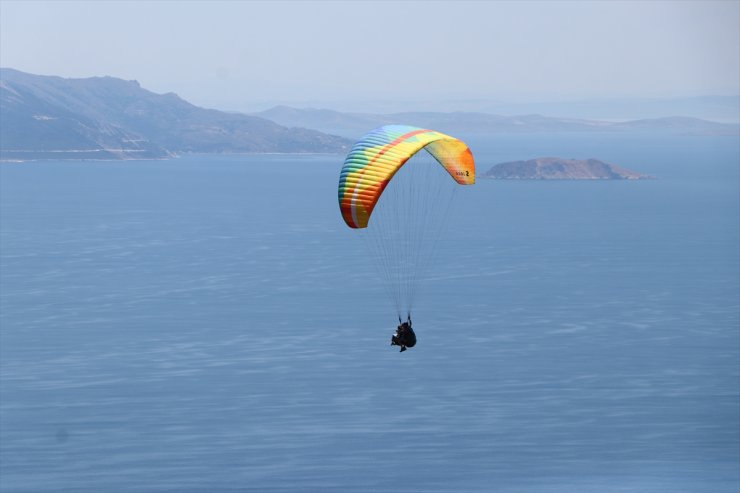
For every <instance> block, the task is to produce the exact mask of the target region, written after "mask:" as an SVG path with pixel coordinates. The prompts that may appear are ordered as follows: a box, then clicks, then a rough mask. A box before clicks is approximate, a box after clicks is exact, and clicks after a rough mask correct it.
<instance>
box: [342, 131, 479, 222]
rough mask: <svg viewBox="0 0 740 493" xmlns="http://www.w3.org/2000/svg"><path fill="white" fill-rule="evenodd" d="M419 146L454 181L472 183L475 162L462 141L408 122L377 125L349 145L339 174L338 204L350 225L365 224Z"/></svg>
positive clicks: (473, 181) (463, 183)
mask: <svg viewBox="0 0 740 493" xmlns="http://www.w3.org/2000/svg"><path fill="white" fill-rule="evenodd" d="M422 149H425V150H426V151H428V152H429V154H431V155H432V156H433V157H434V158H435V159H436V160H437V162H439V164H441V165H442V166H443V167H444V168H445V169H446V170H447V172H448V173H449V174H450V176H451V177H452V178H453V179H454V180H455V181H456V182H457V183H459V184H461V185H472V184H474V183H475V161H474V159H473V154H472V153H471V152H470V149H469V148H468V146H467V145H466V144H465V143H464V142H463V141H461V140H459V139H456V138H454V137H450V136H449V135H446V134H443V133H441V132H437V131H435V130H428V129H424V128H418V127H412V126H409V125H386V126H383V127H380V128H377V129H375V130H373V131H372V132H370V133H368V134H367V135H365V136H364V137H363V138H362V139H360V140H359V141H358V142H357V143H356V144H355V145H354V146H353V147H352V150H351V151H350V153H349V154H348V155H347V158H346V159H345V161H344V167H343V168H342V171H341V174H340V177H339V207H340V209H341V212H342V217H343V218H344V221H345V222H346V223H347V225H348V226H349V227H350V228H365V227H367V225H368V222H369V221H370V216H371V214H372V212H373V209H374V208H375V205H376V204H377V203H378V200H379V199H380V196H381V195H382V193H383V190H385V188H386V186H388V183H389V182H390V180H391V179H392V178H393V176H394V175H395V174H396V172H397V171H398V170H399V169H400V168H401V166H403V165H404V163H406V161H408V160H409V158H411V157H412V156H413V155H414V154H416V153H417V152H419V151H420V150H422Z"/></svg>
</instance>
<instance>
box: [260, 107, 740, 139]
mask: <svg viewBox="0 0 740 493" xmlns="http://www.w3.org/2000/svg"><path fill="white" fill-rule="evenodd" d="M254 115H255V116H260V117H263V118H267V119H269V120H272V121H274V122H276V123H279V124H281V125H286V126H301V127H306V128H313V129H316V130H320V131H322V132H329V133H335V134H337V135H343V136H345V137H350V138H358V137H361V136H362V135H363V134H364V133H366V132H367V131H369V130H371V129H373V128H376V127H379V126H381V125H387V124H390V123H404V124H410V125H416V126H419V127H427V128H433V129H435V130H440V131H442V132H447V133H460V132H467V133H528V132H531V133H537V132H628V131H636V132H670V133H679V134H690V135H738V134H740V125H737V124H730V123H717V122H711V121H708V120H701V119H698V118H692V117H663V118H653V119H643V120H633V121H626V122H608V121H599V120H585V119H578V118H555V117H548V116H542V115H518V116H503V115H494V114H490V113H480V112H460V111H458V112H449V113H439V112H403V113H392V114H372V113H342V112H339V111H333V110H327V109H299V108H293V107H289V106H276V107H274V108H271V109H269V110H266V111H262V112H259V113H254Z"/></svg>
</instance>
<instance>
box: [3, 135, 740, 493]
mask: <svg viewBox="0 0 740 493" xmlns="http://www.w3.org/2000/svg"><path fill="white" fill-rule="evenodd" d="M462 137H465V136H462ZM466 140H467V141H468V143H469V144H470V145H471V148H472V149H473V151H474V152H475V153H476V156H477V159H478V164H479V171H481V170H483V171H485V170H486V169H487V168H488V167H489V166H490V165H492V164H495V163H497V162H501V161H507V160H512V159H526V158H531V157H536V156H541V155H560V156H562V157H577V158H587V157H596V158H599V159H603V160H605V161H609V162H614V163H616V164H619V165H622V166H625V167H627V168H631V169H635V170H636V171H640V172H645V173H650V174H653V175H655V176H656V177H657V178H658V179H656V180H651V181H639V182H612V181H608V182H575V181H574V182H500V181H496V182H494V181H485V180H479V182H478V183H477V184H476V185H475V186H474V187H469V188H466V189H465V190H461V193H459V194H458V195H457V197H456V202H455V209H454V210H453V211H452V217H454V218H455V221H453V222H451V224H450V227H449V229H448V232H447V234H446V235H445V236H444V237H443V239H442V242H441V243H440V251H439V261H438V262H437V265H436V266H435V269H433V271H432V272H431V274H432V277H431V279H430V280H428V281H426V282H424V283H423V285H422V290H421V292H420V295H419V298H418V301H417V308H416V312H415V313H414V316H415V320H414V322H415V328H417V335H418V337H419V343H418V345H417V346H416V347H415V348H413V349H411V350H409V351H407V352H405V353H403V354H399V353H398V351H397V349H396V348H391V347H389V346H388V343H389V339H390V335H391V332H392V329H393V328H394V324H395V320H394V316H395V314H394V311H393V308H392V306H391V304H390V302H389V301H388V300H386V298H385V296H384V293H383V291H382V288H381V286H380V284H379V282H378V281H377V280H376V279H377V276H376V272H375V271H374V269H373V264H372V262H371V261H370V260H369V259H367V258H365V257H364V251H363V250H362V245H361V243H360V242H359V241H357V238H356V237H354V236H353V232H352V231H350V230H348V229H347V228H346V226H345V225H344V223H343V222H342V221H341V217H340V215H339V211H338V207H337V203H336V185H337V180H338V173H339V169H340V167H341V163H342V159H343V156H335V155H314V156H286V155H271V156H256V155H255V156H190V157H183V158H181V159H177V160H171V161H158V162H97V163H95V162H86V163H61V162H37V163H26V164H22V165H10V164H4V165H2V166H0V178H1V180H0V187H1V189H0V192H1V193H0V201H1V202H0V205H1V207H0V214H1V216H0V220H1V222H0V225H1V226H2V228H1V230H0V232H1V236H0V247H1V248H0V261H1V266H2V271H1V274H0V275H1V277H0V281H1V284H0V303H1V305H0V308H2V309H1V310H0V337H1V339H0V342H1V344H0V378H1V380H0V436H2V440H0V490H2V491H4V492H5V491H7V492H24V491H28V492H30V491H33V492H44V491H59V490H65V491H80V492H84V491H90V492H92V491H193V492H195V491H255V492H257V491H259V492H265V491H289V490H298V491H337V492H339V491H438V492H442V491H449V492H452V491H501V492H519V491H527V492H572V491H594V492H596V491H598V492H627V491H629V492H666V493H668V492H670V493H675V492H701V491H706V492H712V493H715V492H735V491H737V488H738V485H739V482H740V479H739V473H738V467H737V466H738V460H740V458H739V457H738V450H739V448H738V445H739V443H740V438H739V426H740V424H739V422H738V420H739V418H738V416H739V412H740V401H739V399H740V397H739V395H738V393H739V391H738V376H739V375H738V374H739V363H738V361H739V356H740V342H739V340H738V324H739V322H740V317H739V313H740V308H739V307H738V299H740V297H739V296H738V295H739V294H740V293H739V290H740V288H739V286H738V283H739V278H740V272H739V267H738V255H737V252H738V247H739V246H740V242H739V240H738V221H739V218H738V214H739V210H740V209H739V204H738V196H739V195H738V159H739V158H740V156H739V155H738V154H739V153H738V139H737V138H735V137H723V138H710V137H656V136H653V137H649V138H648V137H636V136H629V135H618V136H615V135H612V136H603V135H602V136H594V135H590V136H583V135H564V134H561V135H559V136H549V137H547V136H523V135H519V136H496V137H488V138H483V137H475V136H470V137H469V138H466Z"/></svg>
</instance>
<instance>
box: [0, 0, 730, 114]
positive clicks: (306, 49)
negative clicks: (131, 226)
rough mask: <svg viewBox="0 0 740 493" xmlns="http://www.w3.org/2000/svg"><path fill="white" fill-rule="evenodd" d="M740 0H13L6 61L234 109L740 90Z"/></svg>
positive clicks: (3, 39)
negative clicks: (125, 82) (107, 78)
mask: <svg viewBox="0 0 740 493" xmlns="http://www.w3.org/2000/svg"><path fill="white" fill-rule="evenodd" d="M738 25H740V2H738V1H734V0H729V1H719V2H711V1H702V2H692V1H660V2H639V1H627V2H616V1H614V2H607V1H602V2H598V1H587V2H555V1H547V2H534V1H532V2H503V1H502V2H480V1H478V2H443V1H439V2H433V1H427V2H378V1H375V2H356V1H355V2H349V1H347V2H340V1H334V2H308V1H306V2H285V1H283V2H281V1H273V2H238V1H230V2H199V1H189V2H175V1H159V2H157V1H149V2H136V1H118V2H114V1H104V2H92V1H89V2H69V1H52V2H35V1H22V2H21V1H8V0H0V28H1V29H0V64H1V65H2V66H4V67H13V68H17V69H19V70H23V71H27V72H32V73H38V74H53V75H61V76H65V77H88V76H94V75H112V76H116V77H121V78H124V79H136V80H138V81H139V82H141V84H142V85H143V86H144V87H146V88H147V89H150V90H153V91H155V92H170V91H172V92H176V93H178V94H179V95H180V96H182V97H184V98H185V99H188V100H189V101H191V102H193V103H196V104H199V105H204V106H210V107H218V108H223V109H249V108H250V107H255V108H256V107H259V106H261V105H262V106H264V105H268V104H272V103H280V102H282V103H292V104H301V105H314V106H330V105H332V104H333V105H335V106H343V107H345V108H346V107H348V106H350V107H351V106H352V104H353V102H356V103H357V104H356V108H357V109H362V108H364V106H363V105H366V104H370V103H369V102H372V101H396V100H398V101H415V100H432V101H433V100H437V99H439V100H451V99H459V98H481V99H489V100H499V101H520V102H521V101H562V100H572V99H587V98H612V97H658V96H660V97H662V96H665V97H676V96H697V95H706V94H737V93H738V92H740V51H739V50H740V48H739V47H740V34H739V28H738Z"/></svg>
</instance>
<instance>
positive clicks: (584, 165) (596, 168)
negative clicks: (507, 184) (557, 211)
mask: <svg viewBox="0 0 740 493" xmlns="http://www.w3.org/2000/svg"><path fill="white" fill-rule="evenodd" d="M483 176H484V177H485V178H492V179H496V180H646V179H650V178H652V177H651V176H648V175H643V174H640V173H636V172H634V171H630V170H628V169H625V168H622V167H620V166H617V165H614V164H608V163H605V162H603V161H599V160H598V159H563V158H557V157H541V158H537V159H530V160H528V161H511V162H508V163H499V164H497V165H495V166H493V167H492V168H491V169H489V170H488V171H487V172H486V173H485V174H484V175H483Z"/></svg>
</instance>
